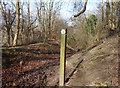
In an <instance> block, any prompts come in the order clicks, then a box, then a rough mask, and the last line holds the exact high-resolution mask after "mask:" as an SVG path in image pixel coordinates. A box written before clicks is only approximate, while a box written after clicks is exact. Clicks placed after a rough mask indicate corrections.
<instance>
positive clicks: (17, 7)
mask: <svg viewBox="0 0 120 88" xmlns="http://www.w3.org/2000/svg"><path fill="white" fill-rule="evenodd" d="M19 14H20V9H19V0H17V1H16V33H15V37H14V40H13V46H16V45H17V40H18V35H19V23H20V19H19Z"/></svg>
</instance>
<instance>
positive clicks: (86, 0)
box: [74, 0, 88, 17]
mask: <svg viewBox="0 0 120 88" xmlns="http://www.w3.org/2000/svg"><path fill="white" fill-rule="evenodd" d="M87 2H88V0H85V5H84V8H83V10H82V11H80V12H79V13H78V14H76V15H74V17H78V16H79V15H81V14H82V13H84V12H85V10H86V6H87Z"/></svg>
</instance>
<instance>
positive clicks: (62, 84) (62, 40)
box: [59, 29, 67, 86]
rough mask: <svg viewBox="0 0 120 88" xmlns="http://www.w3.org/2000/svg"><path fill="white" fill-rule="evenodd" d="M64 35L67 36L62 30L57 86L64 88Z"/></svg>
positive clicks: (64, 30)
mask: <svg viewBox="0 0 120 88" xmlns="http://www.w3.org/2000/svg"><path fill="white" fill-rule="evenodd" d="M66 34H67V32H66V29H62V30H61V49H60V75H59V86H64V83H65V60H66V59H65V55H66V54H65V51H66Z"/></svg>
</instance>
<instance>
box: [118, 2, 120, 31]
mask: <svg viewBox="0 0 120 88" xmlns="http://www.w3.org/2000/svg"><path fill="white" fill-rule="evenodd" d="M118 31H120V1H119V2H118Z"/></svg>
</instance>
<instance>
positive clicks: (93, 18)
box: [85, 15, 97, 35]
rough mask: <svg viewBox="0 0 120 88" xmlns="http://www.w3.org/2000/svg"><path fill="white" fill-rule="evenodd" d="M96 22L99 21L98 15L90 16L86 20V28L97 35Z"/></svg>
mask: <svg viewBox="0 0 120 88" xmlns="http://www.w3.org/2000/svg"><path fill="white" fill-rule="evenodd" d="M96 23H97V18H96V16H95V15H91V16H89V17H88V19H87V22H86V26H85V30H86V31H87V32H88V33H90V34H92V35H95V26H96Z"/></svg>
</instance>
